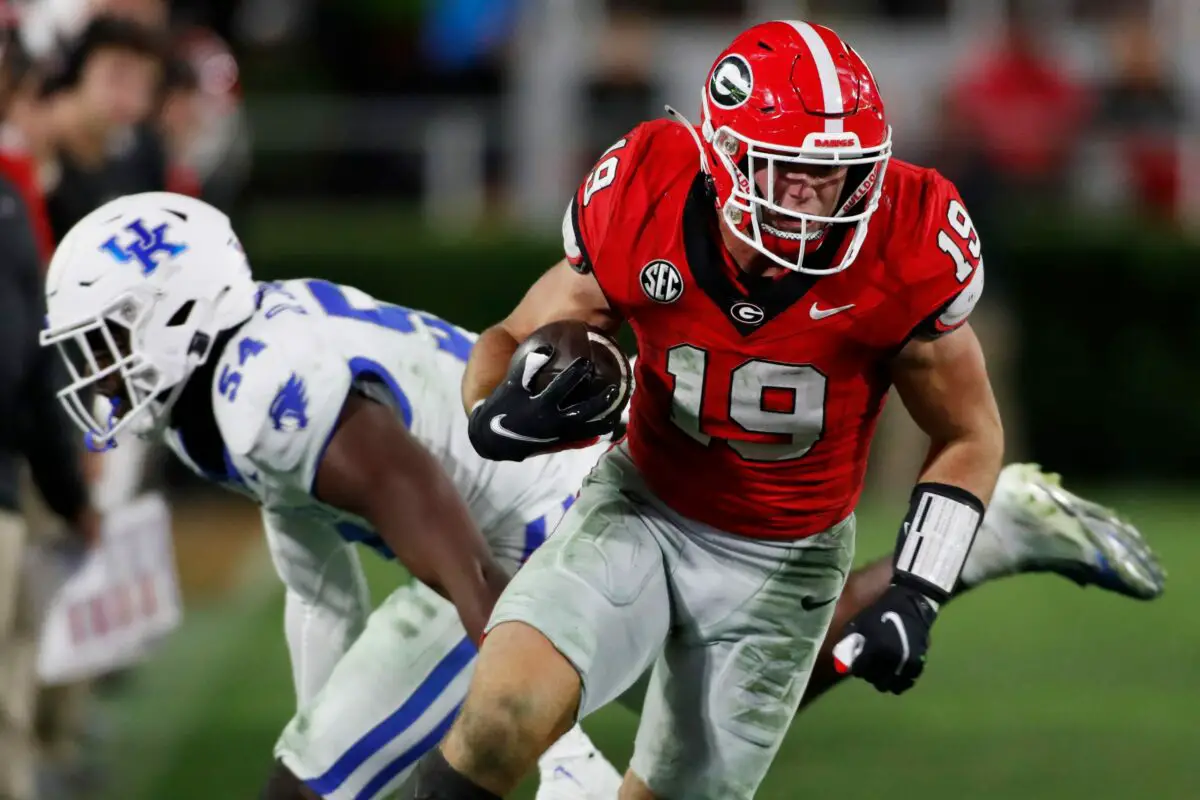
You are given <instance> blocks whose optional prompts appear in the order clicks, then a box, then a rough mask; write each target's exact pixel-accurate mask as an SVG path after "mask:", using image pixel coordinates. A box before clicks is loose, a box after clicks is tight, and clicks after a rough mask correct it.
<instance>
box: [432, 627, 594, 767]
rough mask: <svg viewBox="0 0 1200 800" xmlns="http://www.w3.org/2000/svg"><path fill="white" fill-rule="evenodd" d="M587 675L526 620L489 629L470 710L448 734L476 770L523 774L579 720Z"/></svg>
mask: <svg viewBox="0 0 1200 800" xmlns="http://www.w3.org/2000/svg"><path fill="white" fill-rule="evenodd" d="M578 705H579V676H578V674H577V673H576V672H575V670H574V667H572V666H571V665H570V662H568V661H566V659H564V658H563V657H562V655H561V654H560V653H558V651H557V650H556V649H554V646H553V645H552V644H550V642H549V641H548V640H547V639H546V638H545V637H544V636H543V635H542V634H541V633H540V632H538V631H537V630H535V629H534V628H531V627H529V626H528V625H525V624H523V623H506V624H503V625H498V626H497V627H496V628H495V630H493V631H492V632H491V633H490V634H488V637H487V639H486V640H485V642H484V646H483V649H482V651H481V653H480V659H479V665H478V667H476V670H475V677H474V680H473V681H472V683H471V690H470V692H469V693H468V695H467V700H466V702H465V703H464V704H463V710H462V713H461V714H460V715H459V718H458V721H457V723H456V724H455V726H454V730H453V732H452V733H451V735H450V737H449V739H448V741H447V751H448V754H450V755H451V756H452V757H451V760H452V761H456V762H458V763H462V764H464V765H465V766H466V767H467V773H468V774H472V775H497V776H508V777H512V778H514V779H519V778H520V777H521V776H523V775H524V773H525V772H526V771H527V770H529V769H530V768H531V767H532V766H533V764H534V763H535V762H536V761H537V758H538V756H540V755H541V754H542V752H543V751H544V750H545V749H546V748H547V747H549V746H550V745H551V744H552V743H554V742H555V741H557V740H558V738H559V737H560V736H562V735H563V734H564V733H566V732H567V730H569V729H570V728H571V726H572V725H573V724H574V719H575V710H576V709H577V708H578Z"/></svg>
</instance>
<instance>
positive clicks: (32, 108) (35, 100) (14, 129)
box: [0, 30, 54, 267]
mask: <svg viewBox="0 0 1200 800" xmlns="http://www.w3.org/2000/svg"><path fill="white" fill-rule="evenodd" d="M2 36H3V45H2V46H3V55H0V119H2V120H3V121H2V122H0V172H2V173H3V174H4V175H6V176H7V177H8V179H9V180H10V181H11V182H12V183H13V185H14V186H15V187H16V188H17V190H18V191H19V192H20V193H21V198H22V200H24V202H25V207H26V209H27V210H28V212H29V217H30V221H31V223H32V225H33V232H34V238H35V241H36V242H37V245H38V251H39V254H40V256H41V260H42V265H43V267H44V266H46V265H48V264H49V262H50V256H51V254H52V253H53V252H54V234H53V231H52V230H51V229H50V219H49V217H48V216H47V213H46V198H45V194H44V193H43V191H42V180H43V175H42V163H43V158H42V157H41V155H40V154H39V151H38V150H35V149H34V147H35V146H36V145H40V144H41V143H44V141H45V138H46V137H45V131H44V130H43V127H42V125H43V117H42V115H41V114H40V113H39V109H40V107H41V103H40V100H39V97H38V94H39V92H40V90H41V84H42V73H41V70H39V69H38V67H37V66H36V64H35V63H34V61H33V59H32V58H31V57H30V56H29V54H28V53H27V52H26V51H25V48H24V47H23V46H22V45H21V42H20V40H19V38H18V37H17V36H16V35H15V32H14V31H12V30H9V31H5V32H4V33H3V34H2Z"/></svg>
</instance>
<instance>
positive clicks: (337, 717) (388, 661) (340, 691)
mask: <svg viewBox="0 0 1200 800" xmlns="http://www.w3.org/2000/svg"><path fill="white" fill-rule="evenodd" d="M475 655H476V652H475V647H474V645H473V644H472V642H471V641H470V640H469V639H468V638H467V637H466V634H465V632H464V631H463V628H462V623H461V621H460V620H459V618H458V614H457V613H456V612H455V610H454V607H453V606H452V605H451V604H450V603H448V602H446V601H445V600H443V599H442V598H441V597H439V596H438V595H437V594H436V593H434V592H433V591H432V590H431V589H429V588H428V587H426V586H424V585H422V584H419V583H412V584H409V585H407V586H404V587H401V588H400V589H397V590H396V591H395V592H393V593H392V595H391V596H389V597H388V598H387V599H386V600H385V601H384V602H383V603H382V604H381V605H380V606H379V608H377V609H376V610H375V612H374V613H373V614H371V616H370V618H369V619H368V621H367V625H366V629H365V630H364V631H363V633H362V635H361V636H359V637H358V639H357V640H355V642H354V644H353V645H351V647H350V649H349V650H348V651H347V652H346V654H345V655H344V656H343V657H342V659H341V660H340V661H338V663H337V666H336V667H334V669H333V672H332V673H331V674H330V676H329V679H328V680H327V681H326V683H325V685H324V687H323V688H322V689H321V690H320V692H318V693H317V695H316V696H315V697H314V698H313V699H312V700H311V701H310V702H309V703H307V704H306V705H304V706H303V707H302V708H301V709H300V711H299V712H298V713H297V714H296V716H295V717H294V718H293V719H292V720H291V722H289V723H288V725H287V727H286V728H285V729H284V731H283V733H282V735H281V736H280V738H279V741H278V742H277V744H276V746H275V755H276V757H277V758H278V759H279V760H280V761H281V762H282V763H283V764H284V766H286V767H287V768H288V770H289V771H290V772H291V773H292V774H293V775H294V776H296V777H298V778H300V779H301V780H302V781H304V782H305V783H306V784H307V785H308V787H309V788H310V789H311V790H312V791H313V792H314V793H316V794H317V795H318V796H320V797H325V798H332V800H350V798H371V797H376V796H379V797H384V796H386V791H387V790H389V789H393V790H394V789H395V787H396V786H398V785H399V784H400V783H401V782H402V781H403V779H404V777H405V776H406V770H408V769H410V768H411V766H412V764H413V763H415V762H416V760H417V759H418V758H420V756H421V755H423V754H424V753H425V752H427V751H428V750H429V749H430V748H432V747H433V746H434V745H435V744H437V742H438V740H440V739H441V737H442V736H443V735H444V734H445V732H446V730H448V729H449V727H450V723H451V721H452V720H453V718H454V715H455V714H456V713H457V711H458V707H459V704H460V703H461V702H462V699H463V697H464V696H465V695H466V689H467V685H468V683H469V681H470V675H471V669H472V667H473V665H474V662H475Z"/></svg>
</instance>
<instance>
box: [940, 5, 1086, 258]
mask: <svg viewBox="0 0 1200 800" xmlns="http://www.w3.org/2000/svg"><path fill="white" fill-rule="evenodd" d="M1023 8H1024V7H1023V6H1022V5H1021V4H1018V3H1015V2H1013V3H1010V4H1009V6H1008V17H1007V20H1006V26H1005V29H1004V31H1003V32H1002V34H1001V36H1000V40H999V42H998V43H997V45H996V47H995V48H994V50H993V51H992V52H991V53H989V54H987V55H986V56H985V57H984V58H983V59H982V60H981V61H979V62H977V63H976V64H974V65H973V66H968V68H967V69H966V70H965V73H964V74H963V76H962V77H961V78H960V79H959V80H957V81H954V82H953V83H952V84H951V86H950V87H949V93H948V96H947V98H946V104H945V108H944V112H945V113H944V120H943V124H944V129H943V132H942V147H943V152H942V154H941V156H940V159H939V163H940V166H942V168H943V170H944V171H945V172H946V173H947V175H948V176H949V177H951V178H952V179H954V180H955V182H956V183H957V184H958V187H959V190H960V191H961V192H962V193H963V196H964V199H965V200H966V204H967V208H969V209H970V210H971V214H972V216H973V217H974V219H975V222H976V223H977V224H978V225H979V227H980V229H981V230H982V231H983V232H984V238H985V240H986V236H987V233H988V231H989V230H990V229H991V228H992V224H991V223H992V219H993V218H994V217H995V216H996V214H997V213H998V212H999V211H1000V209H999V208H997V207H996V205H997V204H998V203H1000V202H1003V203H1004V204H1005V207H1011V206H1015V205H1017V204H1019V203H1025V202H1029V201H1033V202H1038V201H1040V200H1043V199H1046V198H1061V197H1063V196H1064V195H1065V194H1066V181H1067V179H1068V177H1069V175H1070V167H1071V164H1072V159H1073V156H1074V148H1075V147H1076V146H1077V145H1078V143H1079V139H1080V136H1081V134H1082V131H1083V127H1084V125H1085V124H1086V112H1087V107H1088V104H1089V100H1088V92H1087V90H1086V88H1085V87H1084V86H1082V85H1081V84H1079V83H1077V82H1076V81H1075V80H1074V79H1073V78H1072V77H1071V76H1070V75H1069V74H1068V73H1067V71H1066V70H1065V68H1064V67H1063V65H1062V64H1060V63H1059V61H1058V59H1057V58H1056V57H1055V56H1054V55H1053V53H1051V52H1050V51H1049V49H1048V48H1046V47H1045V46H1044V45H1043V43H1042V42H1041V41H1040V39H1039V32H1038V31H1037V30H1036V28H1035V25H1036V20H1037V17H1036V16H1035V15H1036V11H1035V12H1023Z"/></svg>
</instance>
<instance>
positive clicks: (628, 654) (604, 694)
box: [488, 459, 670, 717]
mask: <svg viewBox="0 0 1200 800" xmlns="http://www.w3.org/2000/svg"><path fill="white" fill-rule="evenodd" d="M633 480H635V477H634V476H632V475H630V473H629V465H628V464H627V463H612V461H611V460H610V459H605V460H604V461H602V462H601V464H600V465H599V466H598V467H597V469H596V471H595V473H593V475H592V476H591V477H590V478H589V479H588V480H587V482H585V483H584V485H583V488H582V489H581V490H580V493H579V497H578V499H577V500H576V501H575V503H574V504H573V505H572V506H571V508H570V510H569V511H567V513H566V515H565V516H564V517H563V519H562V522H560V523H559V525H558V529H557V530H556V531H555V533H554V535H553V536H551V537H550V538H549V540H548V541H547V542H546V544H544V545H542V547H540V548H539V549H538V550H537V551H536V552H534V553H533V555H532V556H531V557H530V558H529V560H528V561H527V562H526V563H525V565H524V566H523V567H522V568H521V569H520V571H519V572H517V574H516V576H515V577H514V578H513V580H512V582H511V583H510V584H509V585H508V587H507V588H506V589H505V591H504V593H503V594H502V595H501V597H500V600H499V601H498V602H497V604H496V608H495V610H494V611H493V612H492V617H491V620H490V621H489V623H488V627H489V629H493V628H495V627H496V626H497V625H500V624H502V623H505V622H522V623H525V624H526V625H529V626H531V627H533V628H535V629H537V630H538V631H540V632H541V633H542V635H543V636H545V637H546V638H547V639H548V640H549V641H550V643H551V644H553V645H554V647H555V648H556V649H557V650H558V651H559V652H560V653H562V654H563V656H564V657H565V658H566V659H567V660H568V661H570V662H571V664H572V665H573V666H574V667H575V669H576V671H577V672H578V673H579V676H580V680H581V683H582V697H581V700H580V709H579V716H580V717H583V716H586V715H587V714H589V713H591V712H592V711H595V710H596V709H598V708H600V707H602V706H604V705H606V704H608V703H609V702H611V701H612V700H614V699H615V698H616V697H617V696H618V695H620V694H621V693H622V692H623V691H625V690H626V689H627V688H629V686H630V685H631V684H632V683H633V682H634V681H635V680H637V678H638V677H639V676H640V675H641V674H642V672H644V671H645V670H646V669H647V668H648V667H649V666H650V665H651V664H652V663H653V661H654V659H655V657H656V656H657V655H658V652H659V650H660V649H661V647H662V642H663V640H664V638H665V637H666V634H667V629H668V627H669V625H670V600H669V595H668V591H667V578H666V572H665V569H664V566H663V555H662V550H661V545H660V541H661V540H662V538H663V537H662V532H661V531H660V530H658V529H657V524H658V523H657V522H656V520H655V519H654V518H653V517H652V516H647V514H648V513H649V511H648V509H646V508H645V507H643V506H642V505H641V504H640V503H638V502H637V501H636V500H635V499H633V497H631V496H630V494H629V493H628V492H627V491H626V487H627V486H628V485H629V484H630V482H631V481H633Z"/></svg>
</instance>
